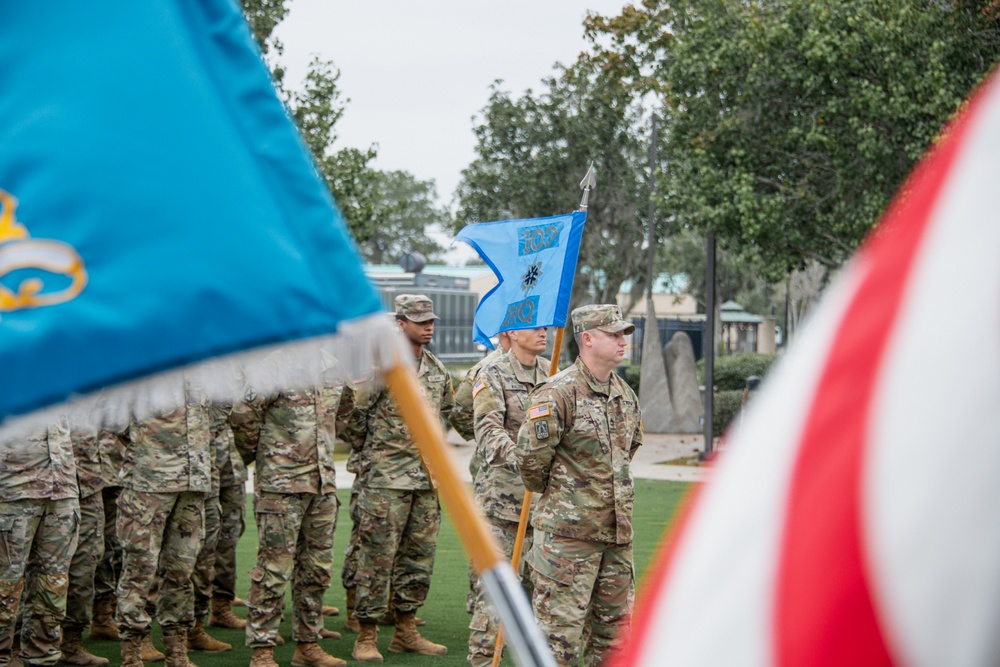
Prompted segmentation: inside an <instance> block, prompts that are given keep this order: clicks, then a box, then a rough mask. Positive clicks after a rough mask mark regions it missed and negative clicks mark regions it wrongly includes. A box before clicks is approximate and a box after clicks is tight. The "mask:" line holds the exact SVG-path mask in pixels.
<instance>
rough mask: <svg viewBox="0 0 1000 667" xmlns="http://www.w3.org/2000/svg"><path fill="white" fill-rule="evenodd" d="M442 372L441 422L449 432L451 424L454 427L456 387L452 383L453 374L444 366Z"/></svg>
mask: <svg viewBox="0 0 1000 667" xmlns="http://www.w3.org/2000/svg"><path fill="white" fill-rule="evenodd" d="M441 370H443V371H444V387H443V388H442V389H441V422H442V424H443V426H444V429H445V430H446V431H447V430H448V425H449V424H451V425H452V426H454V424H453V423H452V417H453V416H454V413H455V385H453V384H452V382H451V373H449V372H448V370H447V369H445V368H444V366H443V365H442V366H441Z"/></svg>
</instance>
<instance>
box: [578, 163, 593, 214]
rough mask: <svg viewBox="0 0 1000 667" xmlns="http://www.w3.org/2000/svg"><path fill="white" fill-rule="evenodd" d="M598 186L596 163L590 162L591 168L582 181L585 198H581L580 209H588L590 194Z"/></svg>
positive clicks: (581, 187) (581, 186)
mask: <svg viewBox="0 0 1000 667" xmlns="http://www.w3.org/2000/svg"><path fill="white" fill-rule="evenodd" d="M595 187H597V176H595V175H594V163H593V162H591V163H590V168H589V169H587V173H586V174H585V175H584V177H583V180H582V181H580V189H581V190H583V199H581V200H580V210H581V211H586V210H587V197H588V196H590V191H591V190H593V189H594V188H595Z"/></svg>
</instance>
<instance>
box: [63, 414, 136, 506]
mask: <svg viewBox="0 0 1000 667" xmlns="http://www.w3.org/2000/svg"><path fill="white" fill-rule="evenodd" d="M70 438H71V439H72V441H73V458H74V460H75V461H76V481H77V485H78V486H79V487H80V497H81V498H86V497H87V496H90V495H93V494H95V493H97V492H98V491H100V490H102V489H103V488H104V487H106V486H115V485H116V484H118V475H119V473H120V472H121V469H122V460H123V457H124V455H125V442H124V441H123V440H122V438H121V437H120V435H119V434H117V433H112V432H111V431H106V430H101V431H98V432H97V433H93V432H89V431H87V432H84V431H78V430H76V429H73V430H72V431H71V433H70Z"/></svg>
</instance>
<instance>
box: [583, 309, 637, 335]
mask: <svg viewBox="0 0 1000 667" xmlns="http://www.w3.org/2000/svg"><path fill="white" fill-rule="evenodd" d="M570 317H571V318H572V319H573V333H574V335H575V334H578V333H583V332H584V331H588V330H590V329H600V330H601V331H606V332H607V333H618V332H619V331H624V332H625V334H626V335H628V334H630V333H632V332H633V331H635V325H634V324H630V323H629V322H626V321H625V320H624V319H622V309H621V308H619V307H618V306H616V305H615V304H613V303H604V304H594V305H590V306H580V307H579V308H577V309H575V310H574V311H573V312H572V313H571V314H570Z"/></svg>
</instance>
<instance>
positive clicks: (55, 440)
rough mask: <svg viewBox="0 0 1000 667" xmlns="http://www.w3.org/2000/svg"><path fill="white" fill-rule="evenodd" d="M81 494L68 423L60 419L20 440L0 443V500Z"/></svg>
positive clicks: (54, 498)
mask: <svg viewBox="0 0 1000 667" xmlns="http://www.w3.org/2000/svg"><path fill="white" fill-rule="evenodd" d="M79 495H80V491H79V486H77V482H76V464H75V462H74V460H73V443H72V441H71V438H70V432H69V424H68V423H67V422H66V421H65V420H61V421H59V422H57V423H55V424H51V425H50V426H49V427H48V428H46V429H45V430H42V431H39V432H36V433H34V434H32V435H31V436H29V437H28V438H26V439H25V440H24V441H22V442H13V443H4V444H3V445H2V446H0V502H8V501H11V500H23V499H25V498H48V499H51V500H62V499H64V498H77V497H79Z"/></svg>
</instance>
